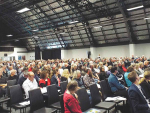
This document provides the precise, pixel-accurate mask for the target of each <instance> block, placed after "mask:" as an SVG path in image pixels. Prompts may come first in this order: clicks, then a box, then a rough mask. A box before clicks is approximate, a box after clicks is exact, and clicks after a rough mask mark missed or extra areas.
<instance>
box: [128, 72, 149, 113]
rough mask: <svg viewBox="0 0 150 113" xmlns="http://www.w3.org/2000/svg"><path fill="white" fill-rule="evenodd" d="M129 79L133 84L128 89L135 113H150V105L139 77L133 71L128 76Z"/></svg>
mask: <svg viewBox="0 0 150 113" xmlns="http://www.w3.org/2000/svg"><path fill="white" fill-rule="evenodd" d="M128 79H129V80H130V81H131V82H132V85H131V86H130V88H129V89H128V95H129V100H130V102H131V107H132V109H133V111H134V113H150V110H149V108H150V104H149V101H148V99H147V98H146V94H145V92H144V90H143V88H141V86H140V85H139V80H140V78H139V76H138V75H137V73H136V72H135V71H132V72H131V73H130V74H129V75H128Z"/></svg>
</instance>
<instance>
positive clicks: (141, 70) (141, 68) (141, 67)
mask: <svg viewBox="0 0 150 113" xmlns="http://www.w3.org/2000/svg"><path fill="white" fill-rule="evenodd" d="M143 67H144V64H143V62H140V63H139V71H140V72H141V73H142V74H143V73H144V70H143Z"/></svg>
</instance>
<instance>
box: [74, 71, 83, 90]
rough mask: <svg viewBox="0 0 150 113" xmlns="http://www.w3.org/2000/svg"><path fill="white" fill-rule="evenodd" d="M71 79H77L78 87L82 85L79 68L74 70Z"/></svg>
mask: <svg viewBox="0 0 150 113" xmlns="http://www.w3.org/2000/svg"><path fill="white" fill-rule="evenodd" d="M72 80H75V81H77V82H78V86H79V87H84V84H83V81H82V78H81V72H80V70H76V71H74V73H73V79H72Z"/></svg>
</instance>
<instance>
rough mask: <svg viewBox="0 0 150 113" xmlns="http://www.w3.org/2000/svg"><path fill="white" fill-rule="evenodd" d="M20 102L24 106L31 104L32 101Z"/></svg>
mask: <svg viewBox="0 0 150 113" xmlns="http://www.w3.org/2000/svg"><path fill="white" fill-rule="evenodd" d="M19 104H20V105H22V106H27V105H30V101H25V102H21V103H19Z"/></svg>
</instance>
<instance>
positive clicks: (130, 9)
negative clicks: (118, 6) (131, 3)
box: [127, 5, 144, 11]
mask: <svg viewBox="0 0 150 113" xmlns="http://www.w3.org/2000/svg"><path fill="white" fill-rule="evenodd" d="M143 7H144V6H143V5H141V6H137V7H133V8H129V9H127V10H128V11H132V10H135V9H139V8H143Z"/></svg>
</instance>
